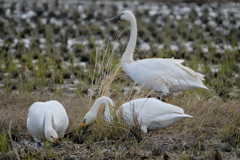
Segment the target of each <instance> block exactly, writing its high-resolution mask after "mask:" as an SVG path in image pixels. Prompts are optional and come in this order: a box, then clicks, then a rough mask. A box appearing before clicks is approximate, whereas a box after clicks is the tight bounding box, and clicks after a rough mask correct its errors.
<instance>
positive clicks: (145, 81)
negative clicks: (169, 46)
mask: <svg viewBox="0 0 240 160" xmlns="http://www.w3.org/2000/svg"><path fill="white" fill-rule="evenodd" d="M118 20H121V21H126V22H129V23H130V30H131V33H130V39H129V42H128V45H127V48H126V50H125V52H124V53H123V56H122V58H121V67H122V70H123V71H124V72H125V73H126V74H127V75H128V76H129V77H130V78H131V79H132V80H133V81H134V82H135V83H137V84H138V85H140V86H143V87H145V88H148V89H151V90H155V91H157V92H162V93H165V94H169V93H170V92H178V91H183V90H192V89H198V88H204V89H208V88H207V87H206V86H205V85H204V84H203V83H202V80H204V75H202V74H200V73H197V72H195V71H193V70H192V69H190V68H188V67H185V66H183V65H182V64H181V63H182V62H184V60H181V59H163V58H151V59H142V60H138V61H134V60H133V52H134V49H135V46H136V41H137V22H136V18H135V16H134V14H133V13H132V12H131V11H128V10H126V11H123V12H122V13H120V14H119V15H117V16H116V17H114V18H112V19H110V21H118Z"/></svg>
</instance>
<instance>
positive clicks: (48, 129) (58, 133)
mask: <svg viewBox="0 0 240 160" xmlns="http://www.w3.org/2000/svg"><path fill="white" fill-rule="evenodd" d="M68 124H69V119H68V116H67V113H66V110H65V108H64V107H63V105H62V104H61V103H59V102H58V101H55V100H51V101H47V102H35V103H33V104H32V105H31V106H30V108H29V112H28V118H27V129H28V131H29V132H30V133H31V134H32V136H33V137H34V140H35V141H36V142H37V145H38V146H39V145H40V142H41V140H42V139H47V140H48V141H50V142H52V143H53V144H55V145H56V144H58V137H63V136H64V134H65V131H66V129H67V127H68Z"/></svg>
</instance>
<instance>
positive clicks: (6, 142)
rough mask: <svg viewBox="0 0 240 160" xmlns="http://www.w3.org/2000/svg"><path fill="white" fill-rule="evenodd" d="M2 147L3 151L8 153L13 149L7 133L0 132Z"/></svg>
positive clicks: (0, 146) (0, 144) (0, 147)
mask: <svg viewBox="0 0 240 160" xmlns="http://www.w3.org/2000/svg"><path fill="white" fill-rule="evenodd" d="M0 149H1V153H3V154H6V153H8V152H9V151H10V150H11V142H10V139H8V137H7V134H0Z"/></svg>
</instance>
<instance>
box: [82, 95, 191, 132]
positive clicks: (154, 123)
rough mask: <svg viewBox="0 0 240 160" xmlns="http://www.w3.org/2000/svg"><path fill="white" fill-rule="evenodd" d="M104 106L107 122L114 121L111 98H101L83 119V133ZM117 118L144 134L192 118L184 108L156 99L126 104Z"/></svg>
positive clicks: (142, 99) (136, 100) (133, 101)
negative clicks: (110, 106) (138, 128)
mask: <svg viewBox="0 0 240 160" xmlns="http://www.w3.org/2000/svg"><path fill="white" fill-rule="evenodd" d="M102 104H104V105H105V111H104V115H105V118H106V120H107V121H108V122H111V121H112V116H111V113H110V109H109V104H111V105H112V106H114V103H113V101H112V100H111V99H110V98H109V97H100V98H99V99H97V100H96V101H95V103H94V104H93V106H92V108H91V109H90V111H89V112H88V113H87V114H86V115H85V117H84V118H83V123H82V133H84V132H85V131H86V130H87V128H88V126H89V125H90V124H91V123H93V122H94V121H95V120H96V117H97V112H98V109H99V107H100V106H101V105H102ZM117 116H118V117H120V118H123V120H124V122H125V123H126V124H127V125H129V126H135V125H139V126H140V129H141V130H142V131H143V132H144V133H147V132H148V131H155V130H158V129H161V128H165V127H169V126H171V125H172V124H174V123H176V122H178V121H180V120H182V119H184V118H187V117H192V116H190V115H187V114H184V111H183V109H182V108H180V107H177V106H174V105H171V104H168V103H164V102H162V101H160V100H157V99H155V98H141V99H135V100H132V101H129V102H127V103H124V104H122V105H121V106H120V107H119V108H118V110H117ZM135 119H137V124H136V122H135V121H134V120H135Z"/></svg>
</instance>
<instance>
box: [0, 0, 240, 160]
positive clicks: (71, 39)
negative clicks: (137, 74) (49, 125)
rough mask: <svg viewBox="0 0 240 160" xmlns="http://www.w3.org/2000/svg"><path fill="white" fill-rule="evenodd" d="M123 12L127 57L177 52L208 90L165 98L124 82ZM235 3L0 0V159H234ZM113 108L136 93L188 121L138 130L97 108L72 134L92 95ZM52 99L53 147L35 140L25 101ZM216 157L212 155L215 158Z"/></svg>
mask: <svg viewBox="0 0 240 160" xmlns="http://www.w3.org/2000/svg"><path fill="white" fill-rule="evenodd" d="M125 9H129V10H132V11H133V13H134V14H135V15H136V18H137V22H138V41H137V48H136V50H135V53H134V59H135V60H138V59H144V58H152V57H158V58H172V57H174V58H175V59H184V60H185V62H184V65H185V66H187V67H190V68H192V69H194V70H195V71H197V72H200V73H202V74H204V75H205V76H206V78H205V79H206V80H205V81H204V84H205V85H206V86H207V87H208V88H209V90H203V89H200V90H192V91H184V92H180V93H176V94H173V95H171V96H168V97H165V96H162V95H161V94H158V93H155V92H153V91H149V90H145V89H142V88H141V87H139V86H137V85H135V84H134V82H133V81H132V80H130V79H129V78H128V76H127V75H125V74H124V73H123V72H122V71H121V68H120V67H119V59H120V58H121V56H122V53H123V52H124V49H125V47H126V45H127V42H128V38H129V25H128V24H127V23H124V22H122V23H109V19H110V18H112V17H114V16H115V15H117V14H118V13H120V12H121V11H123V10H125ZM239 73H240V3H238V2H237V1H227V0H225V1H214V2H211V3H208V1H204V3H203V2H202V1H194V2H192V1H191V2H190V1H174V2H172V1H164V2H159V1H158V2H153V1H150V2H138V1H50V2H49V1H38V2H37V3H36V2H35V1H0V113H1V117H0V159H174V160H175V159H184V160H185V159H186V160H189V159H203V160H205V159H211V160H212V159H218V158H217V155H218V156H219V155H220V156H221V158H222V159H232V160H235V159H240V149H239V146H240V101H239V98H240V87H239V86H240V80H239V79H240V78H239ZM103 95H104V96H109V97H110V98H112V99H113V101H114V102H115V105H116V108H113V112H114V110H116V109H117V107H118V106H120V105H121V104H122V103H124V102H127V101H129V100H132V99H136V98H142V97H156V98H159V97H162V100H163V101H165V102H167V103H171V104H174V105H177V106H180V107H182V108H183V109H184V110H185V113H187V114H189V115H192V116H193V118H191V119H185V120H183V121H181V122H179V123H177V124H175V125H173V126H171V127H169V128H166V129H162V130H159V131H155V132H151V133H148V134H142V133H141V132H139V131H138V130H137V129H136V128H128V127H126V126H124V125H123V124H121V123H119V122H114V123H113V124H107V123H106V122H104V120H103V117H102V113H101V112H100V113H99V118H98V120H97V121H96V123H94V124H93V125H92V126H91V127H90V128H89V129H88V131H87V132H86V134H85V135H81V134H80V133H79V131H80V125H81V122H82V118H83V116H84V115H85V113H86V112H87V111H88V110H89V109H90V107H91V106H92V104H93V102H94V101H95V100H96V99H97V98H99V97H100V96H103ZM50 99H55V100H58V101H59V102H61V103H62V104H63V105H64V106H65V108H66V110H67V112H68V116H69V119H70V126H69V128H68V130H67V134H66V136H65V137H64V138H63V139H62V142H61V143H62V147H61V148H53V147H51V146H50V145H49V144H48V143H47V142H43V143H44V146H42V147H35V143H34V141H33V138H32V137H31V135H30V134H29V133H28V132H27V128H26V119H27V112H28V109H29V106H30V105H31V104H32V103H34V102H36V101H47V100H50ZM219 159H220V158H219Z"/></svg>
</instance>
